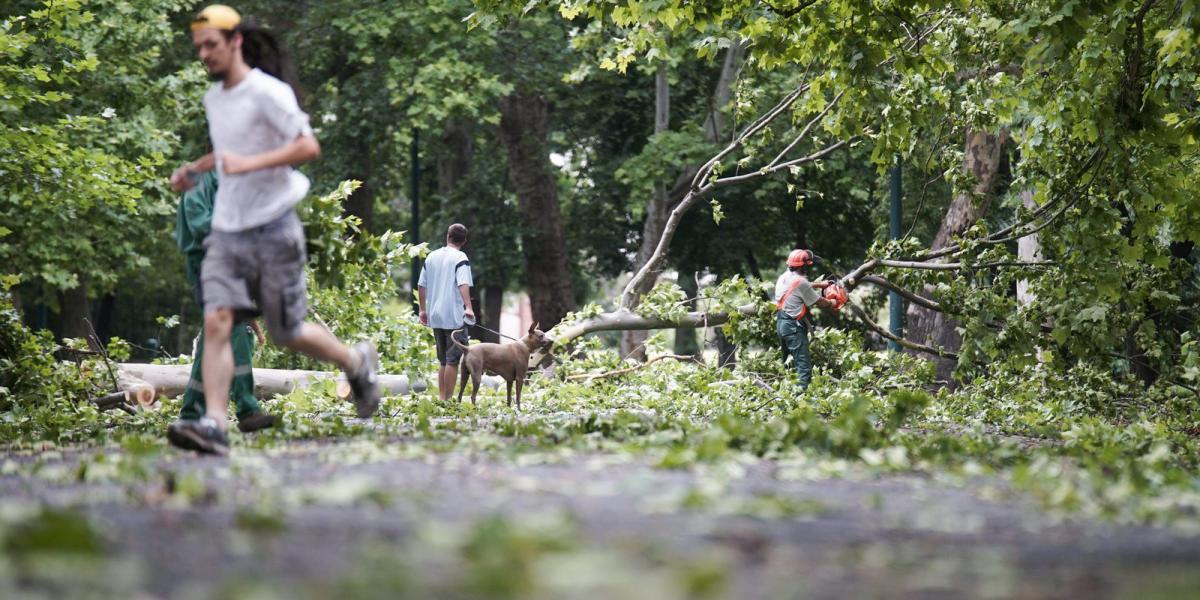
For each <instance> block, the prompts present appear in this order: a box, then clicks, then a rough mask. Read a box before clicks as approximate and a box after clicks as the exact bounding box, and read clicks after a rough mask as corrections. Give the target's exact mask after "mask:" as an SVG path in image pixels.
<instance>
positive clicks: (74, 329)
mask: <svg viewBox="0 0 1200 600" xmlns="http://www.w3.org/2000/svg"><path fill="white" fill-rule="evenodd" d="M58 313H59V316H60V317H61V319H62V337H68V338H83V339H89V338H90V337H91V335H92V328H91V326H89V325H88V319H90V318H91V315H92V307H91V303H90V302H88V294H87V282H85V281H84V280H83V279H82V278H80V280H79V285H77V286H75V287H73V288H71V289H69V290H64V291H62V292H60V293H59V296H58Z"/></svg>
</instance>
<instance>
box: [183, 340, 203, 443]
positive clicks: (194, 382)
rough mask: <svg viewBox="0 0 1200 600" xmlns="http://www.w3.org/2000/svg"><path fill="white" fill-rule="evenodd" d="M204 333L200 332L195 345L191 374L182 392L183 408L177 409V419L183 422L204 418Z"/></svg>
mask: <svg viewBox="0 0 1200 600" xmlns="http://www.w3.org/2000/svg"><path fill="white" fill-rule="evenodd" d="M203 357H204V332H203V331H201V332H200V341H199V342H198V343H197V344H196V356H195V357H193V359H192V372H191V374H190V375H189V376H188V383H187V389H185V390H183V406H182V407H180V409H179V418H180V419H183V420H185V421H195V420H197V419H199V418H200V417H203V416H204V412H205V407H204V383H203V382H204V376H203V373H202V368H203V364H204V360H203Z"/></svg>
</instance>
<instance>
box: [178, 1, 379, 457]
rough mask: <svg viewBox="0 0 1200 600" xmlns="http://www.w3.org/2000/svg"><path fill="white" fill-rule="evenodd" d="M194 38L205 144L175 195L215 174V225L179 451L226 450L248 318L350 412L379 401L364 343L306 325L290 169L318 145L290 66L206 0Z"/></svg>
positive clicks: (264, 39)
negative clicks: (340, 386) (310, 363)
mask: <svg viewBox="0 0 1200 600" xmlns="http://www.w3.org/2000/svg"><path fill="white" fill-rule="evenodd" d="M191 30H192V42H193V44H194V45H195V47H196V51H197V53H198V54H199V56H200V60H201V61H202V62H203V63H204V67H205V69H207V70H208V74H209V77H210V78H211V79H213V80H214V81H215V83H214V84H213V85H212V87H210V88H209V90H208V92H207V93H205V95H204V110H205V113H206V115H207V116H208V131H209V137H210V139H211V141H212V147H213V151H212V152H210V153H209V154H206V155H204V156H203V157H201V158H200V159H198V160H196V161H194V162H191V163H188V164H186V165H184V166H182V167H180V168H178V169H176V170H175V172H174V173H172V174H171V187H172V189H174V190H175V191H177V192H181V191H184V190H187V189H190V188H191V187H192V186H193V185H195V181H196V179H197V178H198V177H199V176H200V174H202V173H204V172H207V171H212V170H215V171H216V175H217V178H218V180H219V186H218V188H217V201H216V207H215V209H214V211H213V221H212V232H211V233H210V234H209V236H208V239H207V240H206V242H205V248H206V249H207V251H208V252H207V254H206V255H205V257H204V263H203V266H202V268H201V276H200V279H201V283H202V289H203V292H204V337H205V342H206V343H205V347H204V369H203V376H204V395H205V398H206V400H207V403H208V406H207V410H206V416H205V417H204V418H201V419H199V420H196V421H179V422H177V423H175V424H173V425H172V426H171V427H170V428H169V429H168V431H167V438H168V440H170V442H171V443H172V444H174V445H175V446H178V447H180V448H184V449H189V450H196V451H198V452H204V453H211V454H226V453H228V451H229V438H228V435H227V433H226V430H227V429H228V419H227V417H226V416H225V411H226V408H227V405H228V402H229V386H230V381H231V379H232V377H233V371H234V369H233V353H232V350H231V347H230V332H231V331H232V329H233V327H234V326H235V323H237V322H240V321H243V320H245V319H246V318H248V317H251V316H253V315H256V314H262V315H263V317H264V319H265V320H266V322H267V330H268V332H269V333H270V334H271V338H272V339H273V340H274V341H275V342H276V343H278V344H280V345H282V346H285V347H287V348H290V349H292V350H295V351H299V352H303V353H305V354H308V355H309V356H312V357H314V358H317V359H319V360H324V361H328V362H332V363H335V364H337V365H338V366H339V367H341V368H342V370H344V371H345V372H346V378H347V380H348V381H349V383H350V387H351V389H352V391H353V394H352V395H353V400H354V404H355V408H356V409H357V413H358V416H359V417H370V416H371V415H373V414H375V411H376V410H377V409H378V408H379V383H378V377H377V376H376V374H375V372H376V370H377V369H378V364H379V360H378V358H377V356H376V354H375V348H374V346H372V345H371V344H370V343H366V342H363V343H359V344H357V345H356V346H355V347H354V348H349V347H347V346H345V345H344V344H342V342H340V341H339V340H338V339H337V338H336V337H334V336H333V334H332V333H330V332H329V330H328V329H325V328H324V327H322V326H320V325H317V324H314V323H309V322H306V321H305V317H306V315H307V312H308V304H307V290H306V289H305V280H304V263H305V252H304V229H303V227H302V226H301V225H300V219H299V218H298V217H297V216H296V211H295V206H296V204H297V203H298V202H300V200H301V199H302V198H304V195H305V194H307V193H308V185H309V183H308V178H306V177H305V176H304V175H302V174H300V173H299V172H298V171H296V170H295V169H293V168H292V167H293V166H295V165H299V164H301V163H304V162H308V161H310V160H313V159H315V158H317V157H318V156H319V155H320V153H321V147H320V145H319V144H318V143H317V139H316V138H315V137H313V132H312V128H311V127H309V124H308V115H307V114H305V113H304V111H302V110H301V109H300V104H299V102H298V101H297V100H296V94H295V91H294V89H293V87H292V86H291V85H289V84H288V83H285V82H284V81H283V80H285V79H290V78H291V74H292V73H294V72H295V69H294V68H293V67H292V66H291V62H290V60H288V57H287V55H286V54H285V53H284V52H283V51H282V50H281V48H282V46H281V45H280V44H279V42H278V40H276V39H275V37H274V36H273V35H272V34H271V33H270V32H268V31H266V30H265V29H262V28H259V27H257V26H255V25H253V24H250V23H244V22H242V18H241V15H239V14H238V13H237V11H235V10H233V9H232V8H230V7H228V6H224V5H220V4H214V5H212V6H209V7H207V8H205V9H204V10H202V11H200V13H199V14H197V15H196V17H195V18H194V19H193V20H192V25H191Z"/></svg>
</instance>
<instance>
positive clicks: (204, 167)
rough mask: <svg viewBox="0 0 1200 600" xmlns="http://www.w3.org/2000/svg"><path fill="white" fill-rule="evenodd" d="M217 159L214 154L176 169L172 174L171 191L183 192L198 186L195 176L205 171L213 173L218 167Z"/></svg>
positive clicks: (206, 155)
mask: <svg viewBox="0 0 1200 600" xmlns="http://www.w3.org/2000/svg"><path fill="white" fill-rule="evenodd" d="M216 165H217V161H216V157H215V156H214V155H213V153H212V152H209V153H208V154H205V155H204V156H201V157H200V158H197V159H196V160H193V161H192V162H190V163H188V164H186V165H183V166H182V167H179V168H178V169H175V172H174V173H171V190H173V191H175V192H183V191H187V190H190V189H192V187H194V186H195V185H196V181H195V180H194V179H193V177H194V176H195V175H198V174H200V173H203V172H205V171H211V170H213V168H214V167H216Z"/></svg>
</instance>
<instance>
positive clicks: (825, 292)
mask: <svg viewBox="0 0 1200 600" xmlns="http://www.w3.org/2000/svg"><path fill="white" fill-rule="evenodd" d="M813 259H814V255H813V253H812V251H811V250H802V249H797V250H792V252H791V253H790V254H788V259H787V270H786V271H784V272H783V273H782V274H780V275H779V279H778V280H776V281H775V309H776V311H777V313H776V318H775V331H776V332H777V333H778V334H779V340H780V342H781V343H782V346H783V360H784V361H787V357H788V356H791V357H792V364H793V365H794V366H795V368H796V374H797V375H799V376H800V385H801V386H803V387H804V388H805V389H807V388H808V384H809V382H810V381H812V358H811V357H810V355H809V352H808V333H809V330H810V329H811V328H812V321H811V320H810V319H809V314H810V313H811V312H812V307H813V306H820V307H825V308H832V309H833V310H839V309H841V308H842V306H844V305H845V304H846V300H847V295H846V290H845V288H843V287H842V286H841V285H839V284H837V283H833V282H830V281H815V282H814V281H809V280H808V277H806V276H805V274H804V270H805V269H806V268H807V267H808V266H809V265H811V264H813Z"/></svg>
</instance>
